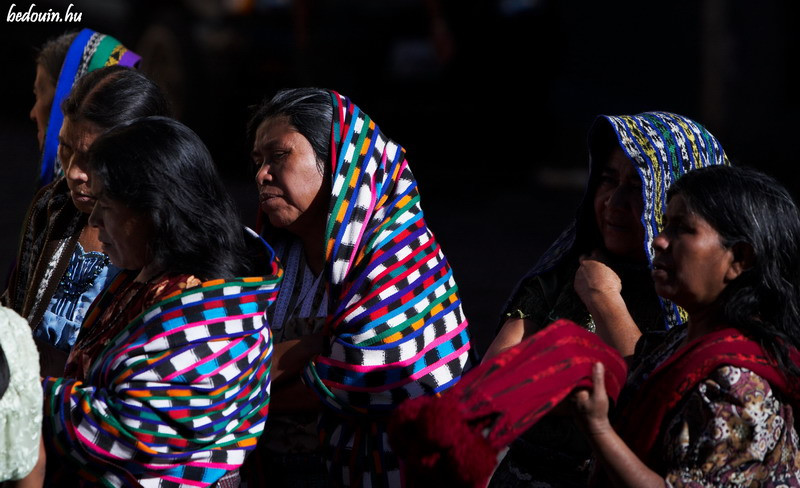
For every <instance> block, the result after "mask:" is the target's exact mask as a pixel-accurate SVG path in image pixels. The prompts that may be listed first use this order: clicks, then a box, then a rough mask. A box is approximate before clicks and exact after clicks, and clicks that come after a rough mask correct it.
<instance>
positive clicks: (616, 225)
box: [594, 146, 647, 261]
mask: <svg viewBox="0 0 800 488" xmlns="http://www.w3.org/2000/svg"><path fill="white" fill-rule="evenodd" d="M643 208H644V204H643V201H642V180H641V178H640V177H639V174H638V173H637V172H636V169H635V168H634V166H633V163H632V162H631V160H630V159H629V158H628V157H627V156H626V155H625V153H624V152H623V151H622V149H621V148H620V147H618V146H617V147H615V148H614V150H613V151H612V152H611V155H610V156H609V158H608V161H607V162H606V164H605V166H603V168H602V169H601V172H600V182H599V184H598V187H597V191H596V193H595V196H594V214H595V221H596V223H597V228H598V230H599V231H600V235H601V236H602V238H603V245H604V246H605V248H606V250H607V251H608V252H609V253H611V254H613V255H615V256H617V257H620V258H625V259H630V260H635V261H645V260H646V259H647V256H646V254H645V252H644V227H642V222H641V219H642V211H643Z"/></svg>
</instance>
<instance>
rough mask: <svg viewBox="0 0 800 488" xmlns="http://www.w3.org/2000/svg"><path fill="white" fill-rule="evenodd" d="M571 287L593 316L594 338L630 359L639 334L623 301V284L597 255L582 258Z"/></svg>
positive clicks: (640, 334) (595, 253)
mask: <svg viewBox="0 0 800 488" xmlns="http://www.w3.org/2000/svg"><path fill="white" fill-rule="evenodd" d="M574 287H575V292H576V293H577V294H578V296H579V297H580V299H581V301H583V303H584V305H586V308H587V309H588V310H589V313H590V314H592V319H593V320H594V323H595V326H596V332H597V335H598V336H600V338H601V339H603V342H605V343H606V344H608V345H609V346H611V347H613V348H614V349H616V350H617V351H619V353H620V354H622V356H623V357H628V356H632V355H633V352H634V350H635V349H636V342H637V341H638V340H639V338H640V337H641V336H642V333H641V331H640V330H639V327H638V326H637V325H636V323H635V322H634V321H633V318H632V317H631V314H630V312H628V307H627V305H626V304H625V300H623V299H622V295H621V292H622V281H621V280H620V279H619V276H617V274H616V273H615V272H614V271H613V270H612V269H611V268H609V267H608V266H607V265H606V264H605V263H604V262H603V261H602V260H601V258H600V256H599V254H598V253H597V252H594V253H592V255H591V256H581V258H580V266H579V267H578V271H577V272H576V273H575V281H574Z"/></svg>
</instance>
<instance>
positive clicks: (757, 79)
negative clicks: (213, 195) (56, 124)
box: [0, 0, 800, 352]
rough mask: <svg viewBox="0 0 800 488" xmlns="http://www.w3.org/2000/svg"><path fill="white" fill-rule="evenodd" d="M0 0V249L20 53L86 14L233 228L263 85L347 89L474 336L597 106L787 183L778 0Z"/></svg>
mask: <svg viewBox="0 0 800 488" xmlns="http://www.w3.org/2000/svg"><path fill="white" fill-rule="evenodd" d="M12 3H15V4H16V6H15V7H14V11H15V12H21V11H27V10H28V8H29V7H30V5H31V3H35V4H36V6H35V7H34V10H35V11H37V12H46V11H47V10H48V9H51V8H52V9H53V11H58V12H62V13H63V12H65V11H66V8H67V6H68V5H69V3H70V2H68V1H67V2H61V1H59V2H53V1H35V2H19V1H14V2H4V3H3V4H2V7H3V10H2V12H0V13H2V17H0V22H1V23H0V42H1V43H2V48H1V49H2V63H3V65H4V69H3V70H2V71H3V74H2V77H0V78H1V79H2V86H3V91H2V93H3V94H4V96H3V102H2V111H1V112H0V151H1V152H0V154H2V158H3V163H2V173H0V174H1V175H2V176H0V264H1V265H2V267H3V268H5V267H6V266H7V265H6V263H9V262H10V261H11V260H12V259H13V255H14V252H15V251H14V249H15V248H16V245H17V235H18V233H19V227H20V224H21V220H22V218H23V216H24V212H25V209H26V208H27V205H28V204H29V202H30V198H31V197H32V195H33V191H34V180H35V175H36V170H37V158H38V150H37V144H36V129H35V127H34V124H33V123H32V122H31V121H30V120H29V119H28V113H29V111H30V108H31V106H32V105H33V94H32V91H31V90H32V84H33V79H34V71H35V66H34V58H35V52H36V48H37V47H38V46H40V45H41V44H42V43H43V42H44V41H45V40H47V39H48V38H51V37H55V36H58V35H59V34H61V33H63V32H65V31H66V30H77V29H80V28H82V27H90V28H92V29H95V30H98V31H100V32H103V33H106V34H111V35H113V36H115V37H116V38H118V39H119V40H120V41H122V42H123V43H124V44H125V45H126V46H128V47H129V48H131V49H133V50H134V51H136V52H138V53H139V54H142V55H143V57H144V64H143V66H142V69H143V70H144V71H145V72H147V73H148V74H149V75H150V76H151V77H153V78H154V79H156V80H157V81H159V83H160V84H161V85H162V87H163V88H164V89H165V90H166V91H167V92H168V94H169V96H170V98H171V99H172V102H173V105H174V107H175V109H176V113H177V117H178V118H179V119H180V120H182V121H183V122H184V123H186V124H187V125H189V126H190V127H192V128H193V129H194V130H195V131H197V132H198V134H200V136H201V137H202V138H203V140H204V141H205V142H206V143H207V145H208V146H209V149H210V150H211V152H212V154H213V155H214V157H215V160H216V162H217V164H218V166H219V169H220V173H221V175H222V177H223V178H224V179H225V182H226V184H227V185H228V187H229V188H230V190H231V192H232V194H233V196H234V197H235V198H236V200H237V202H238V203H239V205H240V210H241V215H242V218H243V220H244V221H245V223H248V224H252V223H253V221H254V216H255V209H256V206H257V202H256V198H255V197H256V193H255V186H254V183H253V181H254V180H253V169H252V167H251V165H250V164H249V162H248V157H247V154H248V152H249V151H248V147H247V141H246V138H245V125H246V121H247V118H248V115H249V113H250V107H252V106H253V105H254V104H256V103H258V102H259V101H260V100H261V99H262V98H264V97H269V96H271V95H272V94H274V92H275V91H276V90H277V89H280V88H284V87H291V86H300V85H314V86H320V87H325V88H331V89H335V90H337V91H339V92H341V93H343V94H345V95H348V96H349V97H350V98H351V99H353V101H355V103H356V104H358V105H359V106H360V107H361V108H362V109H363V110H364V111H365V112H367V113H368V114H370V116H371V117H372V118H373V119H374V120H375V121H376V122H377V123H378V124H379V125H380V126H381V128H382V129H383V131H384V132H385V133H386V134H387V135H388V136H389V137H391V138H392V139H394V140H395V141H397V142H398V143H400V144H402V145H403V146H404V147H405V148H406V150H407V155H408V158H409V161H410V162H411V167H412V169H413V171H414V173H415V175H416V176H417V179H418V183H419V186H420V191H421V194H422V205H423V208H424V210H425V212H426V219H427V221H428V224H429V226H430V227H431V228H432V229H433V231H434V232H435V233H436V236H437V238H438V240H439V241H440V243H441V245H442V247H443V248H444V251H445V253H446V254H447V256H448V259H449V260H450V262H451V264H452V266H453V268H454V271H455V276H456V280H457V282H458V283H459V286H460V289H461V297H462V300H463V303H464V309H465V312H466V314H467V317H468V319H469V320H470V324H471V329H472V333H473V336H474V339H475V343H476V345H477V348H478V350H479V351H481V352H482V351H483V350H484V349H485V348H486V346H487V345H488V342H489V341H490V339H491V337H492V335H493V332H494V328H495V327H496V325H497V323H498V317H499V311H500V309H501V307H502V305H503V303H504V301H505V300H506V298H507V296H508V294H509V293H510V292H511V290H512V288H513V287H514V284H515V283H516V282H517V280H518V279H519V278H520V277H521V276H522V275H523V274H524V273H525V271H526V270H527V269H528V268H529V267H530V266H532V265H533V264H534V263H535V261H536V259H537V258H538V257H539V255H540V254H541V253H542V252H543V251H544V249H545V248H546V247H547V246H548V245H549V243H550V242H551V241H552V240H553V239H554V238H555V237H556V236H557V234H558V233H559V232H560V231H561V230H562V229H563V228H564V227H565V226H566V224H567V223H568V222H569V220H570V218H571V217H572V215H573V214H574V211H575V208H576V207H577V205H578V203H579V200H580V197H581V194H582V192H583V185H584V182H585V178H586V169H587V161H588V156H587V150H586V143H585V140H586V132H587V130H588V128H589V126H590V125H591V122H592V120H593V119H594V118H595V116H596V115H597V114H600V113H605V114H623V113H638V112H642V111H647V110H667V111H672V112H677V113H680V114H683V115H686V116H688V117H691V118H693V119H695V120H698V121H700V122H701V123H703V124H704V125H706V127H708V128H709V130H710V131H711V132H712V133H713V134H714V135H716V136H717V138H718V139H719V140H720V141H721V142H722V144H723V146H724V147H725V149H726V152H727V153H728V155H729V157H730V158H731V160H732V161H733V162H734V163H737V164H746V165H750V166H755V167H758V168H760V169H762V170H764V171H766V172H768V173H771V174H773V175H775V176H777V177H778V178H780V179H781V180H782V181H783V182H784V183H785V184H786V185H787V186H788V187H789V188H790V190H791V191H792V192H793V193H794V194H795V195H797V194H798V189H800V182H798V181H797V178H796V177H795V174H796V172H795V166H796V163H797V158H796V157H795V151H794V142H795V137H794V131H795V130H797V128H798V123H797V121H796V119H797V108H798V103H797V101H798V100H797V91H796V87H797V86H798V79H797V73H796V72H797V70H796V69H795V70H792V71H793V72H790V67H791V66H792V65H795V64H797V61H798V59H800V58H799V57H798V33H797V32H798V29H797V20H798V19H797V16H796V15H795V13H794V11H793V9H790V5H791V2H789V1H788V0H784V1H775V0H764V1H759V2H753V1H743V0H730V1H729V0H675V1H670V2H649V1H641V0H638V1H622V2H618V1H596V0H595V1H591V0H586V1H578V0H562V1H554V0H498V1H481V2H475V1H447V0H341V1H333V0H328V1H310V0H303V1H297V0H294V1H292V0H271V1H264V0H250V1H247V0H203V1H198V0H192V1H190V0H182V1H180V0H174V1H155V0H152V1H123V0H94V1H89V0H73V1H72V3H73V7H72V11H73V12H80V13H81V14H82V19H81V22H80V24H66V23H9V22H7V14H8V11H9V7H10V5H11V4H12Z"/></svg>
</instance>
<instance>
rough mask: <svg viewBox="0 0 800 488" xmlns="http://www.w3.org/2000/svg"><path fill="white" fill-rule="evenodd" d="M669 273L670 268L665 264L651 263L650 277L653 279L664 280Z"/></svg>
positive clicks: (661, 262)
mask: <svg viewBox="0 0 800 488" xmlns="http://www.w3.org/2000/svg"><path fill="white" fill-rule="evenodd" d="M669 272H670V268H669V267H668V266H667V264H666V263H664V262H663V261H659V260H655V261H653V268H652V270H651V271H650V275H651V276H652V277H653V279H659V278H666V277H667V276H668V275H669Z"/></svg>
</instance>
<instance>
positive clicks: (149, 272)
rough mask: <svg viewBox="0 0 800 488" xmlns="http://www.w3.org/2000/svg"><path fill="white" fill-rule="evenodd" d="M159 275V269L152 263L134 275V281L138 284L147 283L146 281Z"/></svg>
mask: <svg viewBox="0 0 800 488" xmlns="http://www.w3.org/2000/svg"><path fill="white" fill-rule="evenodd" d="M160 274H161V269H160V268H159V267H158V266H156V265H155V264H154V263H150V264H148V265H146V266H145V267H144V268H142V269H141V270H139V274H138V275H136V278H135V279H134V281H138V282H139V283H147V282H148V281H150V280H152V279H153V278H155V277H156V276H158V275H160Z"/></svg>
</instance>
